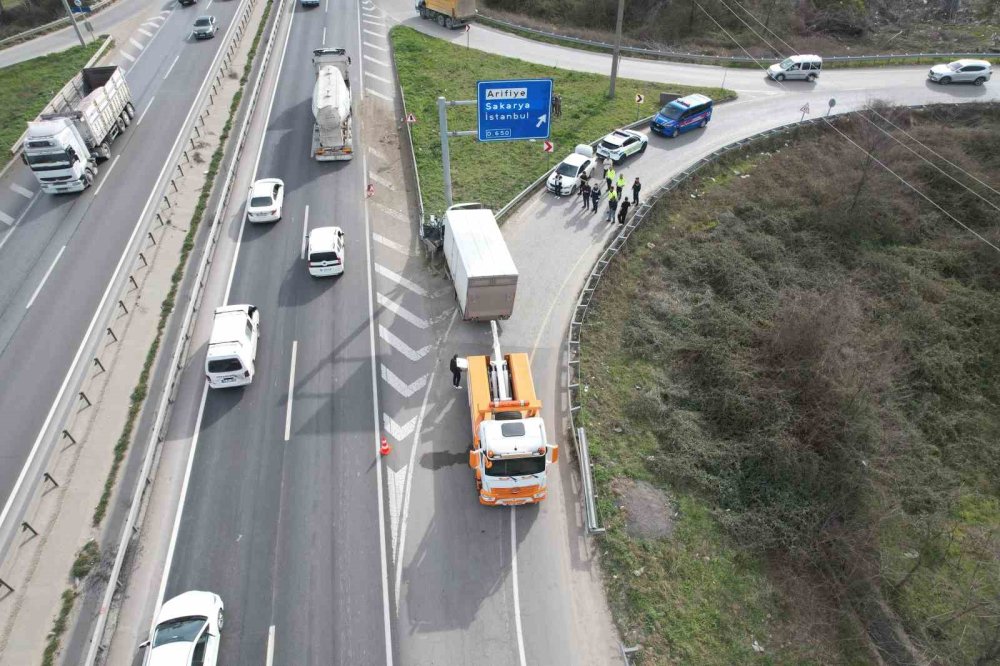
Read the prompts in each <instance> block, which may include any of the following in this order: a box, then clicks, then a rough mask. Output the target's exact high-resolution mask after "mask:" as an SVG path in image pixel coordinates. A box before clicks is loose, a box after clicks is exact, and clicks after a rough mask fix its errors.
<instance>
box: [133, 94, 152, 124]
mask: <svg viewBox="0 0 1000 666" xmlns="http://www.w3.org/2000/svg"><path fill="white" fill-rule="evenodd" d="M154 99H156V95H153V96H152V97H150V98H149V104H147V105H146V108H145V109H143V110H142V113H141V114H140V115H139V120H137V121H135V124H136V125H139V123H141V122H142V119H143V118H145V117H146V114H147V113H148V112H149V109H150V107H151V106H153V100H154Z"/></svg>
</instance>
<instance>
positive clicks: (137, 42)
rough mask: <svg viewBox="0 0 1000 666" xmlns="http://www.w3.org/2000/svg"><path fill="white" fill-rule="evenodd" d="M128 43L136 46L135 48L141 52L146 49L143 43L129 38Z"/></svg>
mask: <svg viewBox="0 0 1000 666" xmlns="http://www.w3.org/2000/svg"><path fill="white" fill-rule="evenodd" d="M128 43H129V44H131V45H132V46H134V47H135V48H137V49H139V50H140V51H141V50H143V49H144V48H146V47H145V46H143V45H142V42H140V41H137V40H135V39H132V38H131V37H129V38H128Z"/></svg>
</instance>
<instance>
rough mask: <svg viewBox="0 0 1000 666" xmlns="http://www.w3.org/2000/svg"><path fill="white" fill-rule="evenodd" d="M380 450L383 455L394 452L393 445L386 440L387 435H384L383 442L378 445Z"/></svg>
mask: <svg viewBox="0 0 1000 666" xmlns="http://www.w3.org/2000/svg"><path fill="white" fill-rule="evenodd" d="M378 452H379V454H380V455H383V456H387V455H389V454H390V453H392V447H391V446H389V442H388V440H386V438H385V435H382V444H381V445H380V446H379V447H378Z"/></svg>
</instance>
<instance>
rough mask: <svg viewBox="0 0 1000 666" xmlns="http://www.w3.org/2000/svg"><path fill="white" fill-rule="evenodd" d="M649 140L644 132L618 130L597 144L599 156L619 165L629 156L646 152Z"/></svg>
mask: <svg viewBox="0 0 1000 666" xmlns="http://www.w3.org/2000/svg"><path fill="white" fill-rule="evenodd" d="M648 143H649V138H648V137H647V136H646V135H645V134H643V133H642V132H636V131H635V130H630V129H617V130H615V131H614V132H612V133H611V134H608V135H607V136H606V137H604V138H603V139H601V141H600V143H598V144H597V154H598V155H600V156H601V157H607V158H609V159H610V160H611V161H612V162H614V163H615V164H617V163H618V162H621V161H622V160H623V159H625V158H626V157H628V156H629V155H635V154H636V153H641V152H642V151H644V150H646V145H647V144H648Z"/></svg>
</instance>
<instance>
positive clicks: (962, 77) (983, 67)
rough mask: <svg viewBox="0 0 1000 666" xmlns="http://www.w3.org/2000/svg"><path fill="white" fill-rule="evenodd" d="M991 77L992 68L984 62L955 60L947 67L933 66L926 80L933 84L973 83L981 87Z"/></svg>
mask: <svg viewBox="0 0 1000 666" xmlns="http://www.w3.org/2000/svg"><path fill="white" fill-rule="evenodd" d="M991 76H993V67H992V66H991V65H990V63H989V62H988V61H986V60H956V61H955V62H950V63H948V64H947V65H934V66H933V67H931V70H930V71H929V72H927V78H928V79H930V80H931V81H934V82H935V83H943V84H944V85H948V84H949V83H973V84H975V85H977V86H981V85H983V84H984V83H986V82H987V81H989V80H990V77H991Z"/></svg>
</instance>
